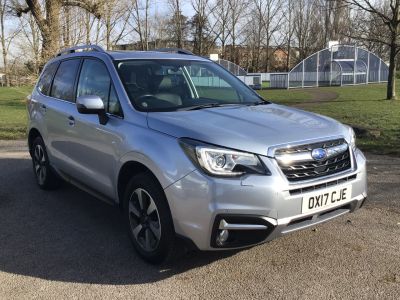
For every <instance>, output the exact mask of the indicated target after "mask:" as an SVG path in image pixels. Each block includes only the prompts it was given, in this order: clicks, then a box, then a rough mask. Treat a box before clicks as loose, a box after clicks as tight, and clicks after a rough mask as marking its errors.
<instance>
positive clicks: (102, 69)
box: [77, 59, 111, 108]
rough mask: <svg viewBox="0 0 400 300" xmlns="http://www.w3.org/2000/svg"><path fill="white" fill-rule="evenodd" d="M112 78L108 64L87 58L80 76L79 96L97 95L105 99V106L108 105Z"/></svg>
mask: <svg viewBox="0 0 400 300" xmlns="http://www.w3.org/2000/svg"><path fill="white" fill-rule="evenodd" d="M110 84H111V78H110V75H109V74H108V71H107V68H106V66H105V65H104V64H103V63H101V62H100V61H97V60H93V59H85V61H84V62H83V65H82V69H81V75H80V77H79V83H78V90H77V97H79V96H86V95H96V96H99V97H100V98H101V100H103V103H104V107H105V108H107V105H108V94H109V91H110Z"/></svg>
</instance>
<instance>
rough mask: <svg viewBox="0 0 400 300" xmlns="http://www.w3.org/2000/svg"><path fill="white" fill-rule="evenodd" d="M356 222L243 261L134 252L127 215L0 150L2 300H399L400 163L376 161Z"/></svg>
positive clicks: (264, 248)
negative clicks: (43, 180)
mask: <svg viewBox="0 0 400 300" xmlns="http://www.w3.org/2000/svg"><path fill="white" fill-rule="evenodd" d="M368 159H369V202H368V203H367V204H366V206H364V208H363V209H361V210H359V211H357V212H356V213H355V214H348V215H345V216H342V217H340V218H338V219H336V220H334V221H332V222H329V223H325V224H322V225H320V226H317V227H315V229H308V230H304V231H300V232H296V233H293V234H291V235H288V236H285V237H283V238H280V239H278V240H274V241H272V242H270V243H267V244H263V245H261V246H257V247H254V248H251V249H248V250H244V251H240V252H226V253H225V252H224V253H198V252H197V253H196V252H194V253H193V252H191V253H184V252H182V253H179V254H177V256H176V259H175V260H174V261H173V262H171V263H170V264H168V265H164V266H161V267H155V266H151V265H148V264H146V263H144V262H143V261H142V260H141V259H140V258H139V257H138V256H137V255H136V254H135V252H134V251H133V248H132V246H131V244H130V241H129V239H128V236H127V235H126V234H125V232H124V229H123V226H122V223H121V221H120V213H119V211H118V209H116V208H114V207H111V206H109V205H107V204H105V203H103V202H101V201H98V200H96V199H94V198H93V197H91V196H89V195H87V194H86V193H84V192H81V191H79V190H77V189H76V188H74V187H72V186H69V185H65V186H63V187H62V188H61V189H59V190H57V191H52V192H45V191H41V190H39V188H38V187H37V186H36V184H35V181H34V177H33V173H32V169H31V163H30V160H29V156H28V154H27V153H26V149H25V147H24V142H22V143H21V142H5V141H0V299H27V298H29V299H31V298H34V299H36V298H39V299H62V298H75V299H78V298H79V299H87V298H106V299H111V298H112V299H122V298H123V299H158V298H168V299H176V298H180V299H182V298H185V299H186V298H191V299H192V298H194V299H196V298H207V299H213V298H218V299H256V298H257V299H261V298H262V299H270V298H285V299H293V298H296V299H316V298H324V299H327V298H332V299H335V298H337V299H350V298H358V299H377V298H379V299H399V297H400V158H392V157H387V156H374V155H368Z"/></svg>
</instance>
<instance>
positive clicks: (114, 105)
mask: <svg viewBox="0 0 400 300" xmlns="http://www.w3.org/2000/svg"><path fill="white" fill-rule="evenodd" d="M108 112H109V113H110V114H113V115H116V116H122V109H121V105H120V104H119V101H118V97H117V93H116V92H115V88H114V86H113V85H111V90H110V99H109V100H108Z"/></svg>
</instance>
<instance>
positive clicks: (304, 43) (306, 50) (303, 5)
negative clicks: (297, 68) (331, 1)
mask: <svg viewBox="0 0 400 300" xmlns="http://www.w3.org/2000/svg"><path fill="white" fill-rule="evenodd" d="M293 26H294V37H295V39H296V42H297V45H298V48H299V59H300V60H302V59H304V58H306V57H307V56H309V55H310V54H311V53H313V52H315V51H316V50H319V49H322V48H323V47H324V46H325V45H324V41H323V38H322V33H323V31H324V30H323V26H322V23H321V14H320V9H319V6H318V2H317V0H297V1H295V2H294V3H293Z"/></svg>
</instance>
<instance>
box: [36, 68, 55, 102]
mask: <svg viewBox="0 0 400 300" xmlns="http://www.w3.org/2000/svg"><path fill="white" fill-rule="evenodd" d="M57 66H58V62H53V63H51V64H49V65H47V66H46V68H45V69H44V71H43V73H42V76H41V77H40V79H39V82H38V84H37V88H38V90H39V92H41V93H42V94H43V95H46V96H48V95H49V93H50V87H51V80H52V79H53V76H54V73H55V72H56V70H57Z"/></svg>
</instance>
